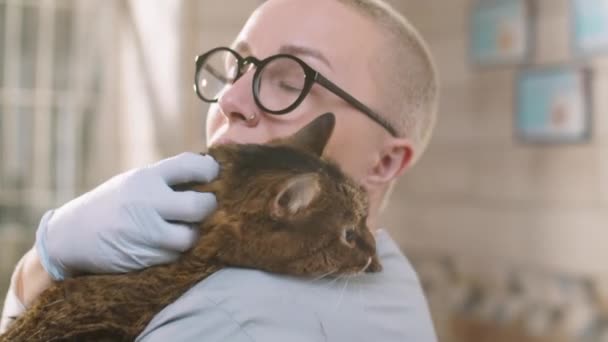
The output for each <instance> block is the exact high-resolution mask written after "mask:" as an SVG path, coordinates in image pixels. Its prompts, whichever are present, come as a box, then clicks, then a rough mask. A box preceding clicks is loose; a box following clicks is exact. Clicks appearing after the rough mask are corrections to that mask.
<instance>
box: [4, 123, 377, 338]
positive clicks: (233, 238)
mask: <svg viewBox="0 0 608 342" xmlns="http://www.w3.org/2000/svg"><path fill="white" fill-rule="evenodd" d="M333 127H334V116H333V114H331V113H328V114H325V115H322V116H320V117H319V118H317V119H315V120H314V121H313V122H312V123H310V124H309V125H307V126H306V127H304V128H303V129H302V130H300V131H299V132H298V133H296V134H295V135H293V136H292V137H290V138H287V139H284V140H278V141H274V142H271V143H269V144H268V145H224V146H219V147H214V148H211V149H210V151H209V153H210V154H211V155H212V156H213V157H214V158H215V159H216V160H217V161H218V162H219V164H220V165H221V168H222V169H221V172H220V175H219V176H218V178H217V179H216V180H215V181H213V182H212V183H209V184H206V185H200V184H199V185H192V184H188V185H185V186H183V187H181V188H182V189H195V190H198V191H211V192H213V193H215V194H216V196H217V198H218V209H217V210H216V211H215V212H214V213H213V214H212V215H210V216H209V217H208V218H207V219H205V221H204V222H202V223H201V224H200V228H199V229H200V239H199V241H198V243H197V245H196V246H195V247H194V248H193V249H191V250H190V251H189V252H187V253H186V254H184V255H183V256H182V257H181V258H180V259H179V260H178V261H177V262H175V263H173V264H169V265H162V266H154V267H150V268H148V269H145V270H142V271H138V272H133V273H128V274H120V275H89V276H81V277H76V278H71V279H67V280H65V281H63V282H60V283H57V284H55V285H54V286H52V287H51V288H49V289H48V290H46V291H45V292H44V293H43V294H42V295H41V296H40V298H39V299H38V300H37V302H36V303H35V304H34V305H33V307H31V308H30V309H29V310H27V311H26V313H25V314H24V315H23V316H22V317H21V318H19V319H18V320H17V321H15V322H14V323H13V324H12V326H11V328H10V329H9V331H8V332H7V333H6V334H5V335H3V336H1V337H0V341H2V342H4V341H30V342H31V341H45V342H47V341H82V340H84V341H99V340H104V339H110V340H112V341H132V340H134V339H135V338H136V337H137V336H138V335H139V334H140V333H141V332H142V331H143V329H144V328H145V327H146V325H147V324H148V323H149V322H150V320H151V319H152V318H153V316H154V315H155V314H156V313H158V312H159V311H160V310H162V309H163V308H164V307H165V306H167V305H168V304H170V303H172V302H173V301H175V300H176V299H177V298H178V297H179V296H180V295H182V294H183V293H184V292H186V291H187V290H188V289H189V288H191V287H192V286H193V285H195V284H196V283H197V282H199V281H201V280H202V279H204V278H206V277H207V276H209V275H210V274H212V273H213V272H215V271H217V270H219V269H220V268H222V267H226V266H234V267H251V268H257V269H261V270H265V271H268V272H276V273H282V274H289V275H296V276H321V275H324V274H330V273H331V274H355V273H359V272H363V271H367V272H374V271H379V270H380V268H381V267H380V264H379V262H378V259H377V257H376V251H375V242H374V238H373V236H372V235H371V233H370V231H369V230H368V228H367V226H366V215H367V201H366V195H365V194H364V191H363V190H362V188H361V187H360V186H358V185H356V184H355V183H354V182H353V181H352V180H351V179H349V178H348V177H346V176H345V175H344V174H343V173H342V172H341V171H340V170H339V168H338V167H337V166H336V165H334V164H332V163H331V162H328V161H325V160H323V159H321V158H320V156H321V154H322V151H323V149H324V147H325V145H326V143H327V141H328V140H329V137H330V135H331V132H332V130H333Z"/></svg>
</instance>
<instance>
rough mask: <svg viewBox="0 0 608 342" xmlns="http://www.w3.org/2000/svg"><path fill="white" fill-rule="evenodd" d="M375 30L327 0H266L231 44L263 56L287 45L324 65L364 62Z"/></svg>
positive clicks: (375, 35) (375, 34)
mask: <svg viewBox="0 0 608 342" xmlns="http://www.w3.org/2000/svg"><path fill="white" fill-rule="evenodd" d="M376 31H377V29H376V28H375V27H374V25H373V24H372V23H371V22H370V21H369V20H368V19H367V18H364V17H363V16H361V15H360V14H359V13H357V12H356V11H354V10H352V9H351V8H349V7H346V6H344V5H343V4H341V3H340V2H338V1H331V0H307V1H301V0H270V1H267V2H266V3H265V4H264V5H262V6H261V7H260V8H258V9H257V10H256V11H255V12H254V13H253V14H252V16H251V17H250V19H249V20H248V21H247V23H246V25H245V27H244V28H243V30H242V31H241V33H240V34H239V36H238V37H237V40H236V44H235V45H240V46H242V45H243V43H245V44H246V46H247V48H248V50H250V51H246V52H247V53H249V54H252V55H256V57H258V58H264V57H267V56H269V55H272V54H276V53H281V52H283V51H282V50H286V49H289V48H291V47H297V48H300V49H299V50H300V51H296V52H301V51H309V52H310V51H312V52H314V53H316V54H317V57H318V55H321V56H322V57H323V59H325V60H326V61H327V62H329V63H327V64H341V65H345V64H347V65H345V66H346V67H348V64H362V63H367V61H368V59H367V58H368V57H369V56H370V55H371V54H370V53H369V51H370V50H373V48H374V45H375V44H374V42H375V41H377V40H378V39H377V34H378V32H376Z"/></svg>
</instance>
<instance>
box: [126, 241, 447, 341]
mask: <svg viewBox="0 0 608 342" xmlns="http://www.w3.org/2000/svg"><path fill="white" fill-rule="evenodd" d="M376 241H377V250H378V255H379V257H380V262H381V263H382V265H383V267H384V269H383V271H382V272H381V273H374V274H364V275H359V276H353V277H350V278H347V277H343V278H333V279H328V278H325V279H322V280H316V281H314V280H305V279H297V278H293V277H286V276H280V275H276V274H269V273H265V272H261V271H257V270H247V269H236V268H228V269H223V270H220V271H218V272H216V273H214V274H213V275H211V276H210V277H208V278H207V279H205V280H203V281H202V282H200V283H198V284H197V285H196V286H194V287H193V288H192V289H190V290H189V291H188V292H186V293H185V294H184V295H182V296H181V297H180V298H179V299H178V300H177V301H175V302H174V303H173V304H171V305H169V306H167V307H166V308H165V309H164V310H162V311H161V312H159V313H158V314H157V315H156V316H155V317H154V319H153V320H152V321H151V322H150V324H149V325H148V326H147V327H146V329H145V330H144V331H143V333H142V334H141V335H140V336H139V337H138V338H137V340H136V341H140V342H167V341H169V342H182V341H205V342H216V341H231V342H232V341H234V342H252V341H256V342H275V341H277V342H278V341H280V342H286V341H289V342H304V341H306V342H310V341H330V342H342V341H348V342H354V341H362V342H376V341H381V342H392V341H395V342H397V341H399V342H403V341H411V342H435V341H437V338H436V334H435V331H434V328H433V323H432V320H431V316H430V314H429V310H428V306H427V302H426V299H425V297H424V294H423V292H422V289H421V286H420V282H419V281H418V277H417V275H416V273H415V272H414V270H413V269H412V266H411V265H410V263H409V262H408V260H407V259H406V258H405V256H404V255H403V254H402V253H401V251H400V250H399V248H398V247H397V245H396V244H395V243H394V241H393V240H392V239H391V237H390V236H389V234H388V233H387V232H386V231H385V230H380V231H378V232H377V234H376Z"/></svg>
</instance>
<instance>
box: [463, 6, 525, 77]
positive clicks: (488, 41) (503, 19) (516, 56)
mask: <svg viewBox="0 0 608 342" xmlns="http://www.w3.org/2000/svg"><path fill="white" fill-rule="evenodd" d="M533 15H534V6H533V4H532V2H531V1H529V0H477V1H476V2H475V3H474V4H473V6H472V9H471V14H470V19H469V22H470V23H469V25H470V27H469V47H470V48H469V59H470V61H471V63H472V64H473V65H474V66H476V67H495V66H505V65H521V64H526V63H529V62H530V61H531V60H532V57H533V45H534V34H533V32H534V25H533V20H532V17H533Z"/></svg>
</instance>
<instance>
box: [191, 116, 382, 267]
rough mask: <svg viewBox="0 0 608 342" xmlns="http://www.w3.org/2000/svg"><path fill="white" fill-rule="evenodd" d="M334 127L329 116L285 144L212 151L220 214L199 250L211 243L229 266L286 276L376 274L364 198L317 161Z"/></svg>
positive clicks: (355, 187)
mask: <svg viewBox="0 0 608 342" xmlns="http://www.w3.org/2000/svg"><path fill="white" fill-rule="evenodd" d="M334 124H335V118H334V116H333V114H331V113H328V114H324V115H322V116H320V117H318V118H317V119H315V120H313V121H312V122H311V123H310V124H308V125H307V126H305V127H304V128H302V129H301V130H300V131H298V132H296V133H295V134H294V135H292V136H291V137H288V138H285V139H280V140H275V141H272V142H270V143H268V144H265V145H253V144H252V145H224V146H219V147H214V148H212V149H211V150H210V151H209V153H210V154H211V155H213V156H214V157H215V158H216V159H217V160H218V162H219V163H220V165H221V172H220V176H219V177H218V179H217V181H216V189H217V190H216V192H217V195H218V196H217V197H218V210H217V211H216V213H215V214H214V215H213V216H212V217H211V218H210V221H212V222H209V224H207V225H205V226H206V227H209V228H208V229H210V230H209V231H207V232H205V231H203V234H205V235H208V237H212V236H213V239H216V240H217V241H212V239H208V237H206V236H203V237H202V239H201V241H202V243H203V244H205V243H204V241H205V240H208V243H207V244H206V246H201V247H204V248H210V247H211V244H213V243H215V244H216V246H219V248H217V249H216V250H215V251H213V253H214V255H213V257H214V258H216V259H217V260H218V261H220V262H222V263H225V264H227V265H232V266H241V267H254V268H260V269H263V270H266V271H270V272H278V273H284V274H292V275H310V276H319V275H323V274H327V273H335V274H354V273H359V272H363V271H367V272H374V271H379V270H380V269H381V266H380V264H379V262H378V258H377V256H376V247H375V240H374V237H373V235H372V234H371V232H370V231H369V229H368V227H367V225H366V219H367V214H368V201H367V194H366V193H365V191H364V189H363V188H362V187H361V186H359V185H358V184H356V183H355V182H354V181H353V180H352V179H350V178H349V177H348V176H346V175H345V174H344V173H343V172H342V171H341V170H340V168H339V167H338V166H337V165H336V164H334V163H332V162H330V161H328V160H326V159H323V158H321V155H322V153H323V150H324V148H325V145H326V144H327V142H328V140H329V137H330V136H331V133H332V131H333V127H334ZM210 250H213V248H212V247H211V248H210Z"/></svg>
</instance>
